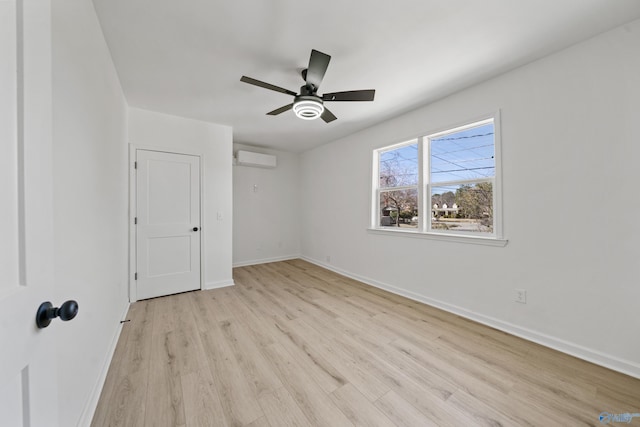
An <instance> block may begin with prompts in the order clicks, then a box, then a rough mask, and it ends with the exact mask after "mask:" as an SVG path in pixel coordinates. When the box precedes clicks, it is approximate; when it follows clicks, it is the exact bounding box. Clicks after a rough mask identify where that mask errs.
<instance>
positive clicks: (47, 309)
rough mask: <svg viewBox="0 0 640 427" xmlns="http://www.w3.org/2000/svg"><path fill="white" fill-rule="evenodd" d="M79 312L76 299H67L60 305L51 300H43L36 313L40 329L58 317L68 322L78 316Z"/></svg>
mask: <svg viewBox="0 0 640 427" xmlns="http://www.w3.org/2000/svg"><path fill="white" fill-rule="evenodd" d="M77 314H78V303H77V302H76V301H74V300H69V301H66V302H65V303H64V304H62V305H61V306H60V307H54V306H53V304H51V303H50V302H49V301H47V302H43V303H42V304H40V307H38V311H37V313H36V325H37V326H38V328H39V329H42V328H46V327H47V326H49V323H51V320H52V319H55V318H56V317H59V318H60V320H62V321H65V322H66V321H67V320H71V319H73V318H74V317H76V315H77Z"/></svg>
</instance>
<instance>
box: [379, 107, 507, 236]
mask: <svg viewBox="0 0 640 427" xmlns="http://www.w3.org/2000/svg"><path fill="white" fill-rule="evenodd" d="M490 122H493V127H494V164H495V174H494V176H493V178H486V179H483V178H480V179H471V180H456V181H447V182H439V183H436V185H435V186H436V187H439V186H444V185H453V184H456V185H457V184H465V183H478V182H491V183H492V187H493V233H478V234H475V233H474V234H471V233H465V232H460V231H458V232H456V231H439V230H433V229H432V228H431V197H429V195H430V194H431V187H432V186H431V183H430V182H429V181H430V170H431V164H430V163H431V140H432V139H434V138H437V137H438V136H442V135H444V134H449V133H453V132H458V131H462V130H465V129H469V128H473V127H477V126H481V125H483V124H486V123H490ZM500 129H501V126H500V111H496V112H493V113H491V114H485V115H482V116H479V117H476V118H475V119H472V120H467V121H465V122H464V123H461V124H458V125H453V126H447V127H446V128H441V129H438V130H435V131H432V132H424V133H422V136H418V137H413V138H407V139H405V140H404V141H403V142H400V143H396V144H393V145H388V146H384V147H380V148H377V149H374V150H373V165H372V166H373V167H372V174H371V176H372V186H371V189H372V192H371V216H370V227H369V228H368V231H369V232H370V233H373V234H384V235H394V236H404V237H414V238H426V239H433V240H444V241H453V242H465V243H474V244H484V245H491V246H505V245H506V244H507V240H506V239H505V238H504V235H503V227H502V161H501V159H502V152H501V139H502V138H501V131H500ZM416 142H417V143H418V170H419V174H418V175H419V176H418V218H419V221H418V227H417V229H412V228H399V227H382V226H381V225H380V215H381V212H380V194H381V193H382V192H384V191H388V190H405V189H409V188H415V186H406V187H397V188H393V189H386V188H385V189H381V188H380V155H381V154H382V153H385V152H388V151H392V150H395V149H398V148H402V147H404V146H407V145H411V144H415V143H416Z"/></svg>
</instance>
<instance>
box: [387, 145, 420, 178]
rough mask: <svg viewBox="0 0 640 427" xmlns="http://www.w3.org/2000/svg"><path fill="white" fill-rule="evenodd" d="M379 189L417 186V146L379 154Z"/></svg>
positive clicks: (407, 146)
mask: <svg viewBox="0 0 640 427" xmlns="http://www.w3.org/2000/svg"><path fill="white" fill-rule="evenodd" d="M379 170H380V188H393V187H404V186H409V185H418V144H417V143H416V144H411V145H405V146H404V147H400V148H396V149H395V150H390V151H385V152H383V153H380V169H379Z"/></svg>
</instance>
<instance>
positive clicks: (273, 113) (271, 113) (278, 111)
mask: <svg viewBox="0 0 640 427" xmlns="http://www.w3.org/2000/svg"><path fill="white" fill-rule="evenodd" d="M292 107H293V104H289V105H285V106H284V107H280V108H276V109H275V110H273V111H269V112H268V113H267V116H277V115H278V114H282V113H284V112H285V111H289V110H291V108H292Z"/></svg>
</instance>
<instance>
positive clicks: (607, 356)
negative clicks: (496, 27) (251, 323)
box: [300, 21, 640, 377]
mask: <svg viewBox="0 0 640 427" xmlns="http://www.w3.org/2000/svg"><path fill="white" fill-rule="evenodd" d="M638 52H640V21H636V22H634V23H632V24H630V25H626V26H624V27H620V28H618V29H615V30H613V31H611V32H608V33H605V34H603V35H601V36H598V37H596V38H594V39H591V40H588V41H586V42H584V43H581V44H579V45H576V46H574V47H572V48H570V49H567V50H565V51H562V52H560V53H558V54H555V55H553V56H550V57H547V58H544V59H542V60H539V61H537V62H534V63H531V64H529V65H527V66H524V67H522V68H520V69H517V70H515V71H512V72H510V73H507V74H505V75H503V76H501V77H498V78H496V79H493V80H490V81H488V82H485V83H483V84H480V85H477V86H474V87H472V88H469V89H467V90H464V91H462V92H460V93H457V94H455V95H453V96H450V97H448V98H446V99H443V100H441V101H439V102H436V103H433V104H431V105H429V106H426V107H424V108H421V109H418V110H416V111H413V112H410V113H408V114H405V115H403V116H401V117H398V118H395V119H393V120H390V121H388V122H385V123H381V124H379V125H377V126H375V127H373V128H370V129H367V130H364V131H362V132H359V133H357V134H354V135H352V136H349V137H347V138H344V139H342V140H339V141H335V142H334V143H331V144H329V145H326V146H322V147H319V148H317V149H315V150H313V151H310V152H306V153H304V154H302V156H301V165H300V170H301V174H302V177H301V181H302V184H301V196H302V203H301V206H302V209H301V213H302V215H301V218H302V228H301V229H302V254H303V255H304V256H305V257H306V258H308V259H310V260H312V261H314V262H316V263H319V264H325V265H328V266H329V267H330V268H333V269H335V270H337V271H341V272H344V273H347V274H350V275H352V276H354V277H357V278H360V279H364V280H365V281H368V282H369V283H372V284H375V285H377V286H381V287H386V288H389V289H393V290H394V291H396V292H398V293H402V294H405V295H408V296H411V297H413V298H416V299H419V300H422V301H426V302H428V303H431V304H434V305H437V306H440V307H444V308H446V309H448V310H451V311H454V312H457V313H460V314H462V315H465V316H468V317H471V318H474V319H477V320H480V321H482V322H485V323H488V324H491V325H494V326H496V327H498V328H501V329H504V330H507V331H510V332H512V333H516V334H519V335H521V336H524V337H527V338H529V339H532V340H536V341H539V342H542V343H544V344H546V345H549V346H552V347H555V348H558V349H561V350H563V351H566V352H569V353H573V354H576V355H578V356H580V357H583V358H586V359H589V360H592V361H595V362H597V363H600V364H603V365H607V366H610V367H613V368H615V369H618V370H621V371H624V372H627V373H630V374H632V375H634V376H637V377H640V340H638V339H636V338H637V336H638V330H640V316H638V304H639V302H640V286H639V283H640V274H639V273H640V270H639V268H638V255H639V254H640V251H639V250H638V241H639V239H640V232H639V230H640V226H639V225H638V224H639V223H638V220H637V218H636V216H637V213H638V212H640V198H638V197H637V194H638V182H640V167H638V163H637V162H638V159H639V158H640V156H639V154H640V152H639V149H638V145H640V131H639V126H638V117H640V56H639V55H638ZM497 109H500V110H501V112H502V137H503V139H502V153H503V158H502V163H503V177H504V179H503V184H504V187H503V188H504V232H505V237H506V238H507V239H508V240H509V243H508V245H507V246H506V247H504V248H499V247H488V246H479V245H470V244H464V243H450V242H441V241H433V240H424V239H415V238H407V237H400V236H386V235H377V234H369V233H367V231H366V229H367V226H368V225H369V224H368V222H369V209H370V200H369V195H370V171H371V159H372V150H373V149H374V148H377V147H381V146H385V145H388V144H391V143H394V142H400V141H402V140H403V139H404V138H406V137H409V136H414V135H416V134H418V133H420V132H425V133H427V132H429V131H432V130H435V129H441V128H442V127H445V126H448V125H453V124H459V123H460V122H461V121H465V120H468V119H472V118H475V117H477V116H478V115H480V114H484V113H489V112H492V111H495V110H497ZM327 171H331V173H327ZM336 207H340V209H341V210H342V212H343V214H342V215H339V217H338V218H339V220H337V221H327V220H326V219H327V218H328V217H331V215H332V214H335V210H336ZM327 256H331V263H330V264H328V263H327V262H326V257H327ZM514 288H523V289H526V290H527V292H528V294H527V296H528V301H527V304H526V305H523V304H518V303H515V302H514V301H513V299H514V291H513V290H514Z"/></svg>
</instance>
